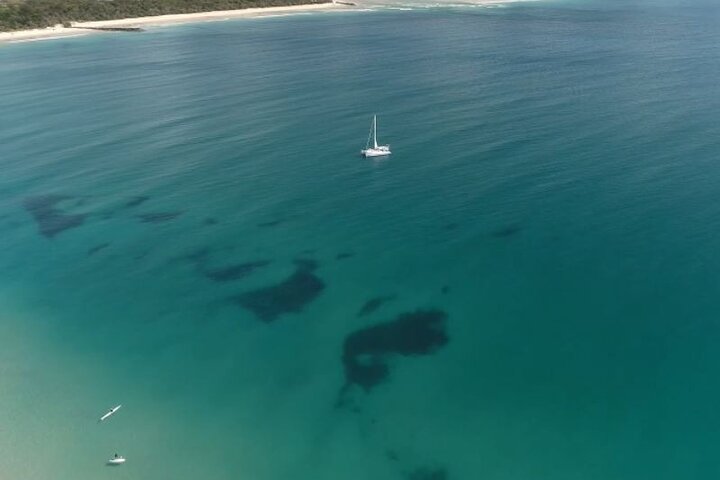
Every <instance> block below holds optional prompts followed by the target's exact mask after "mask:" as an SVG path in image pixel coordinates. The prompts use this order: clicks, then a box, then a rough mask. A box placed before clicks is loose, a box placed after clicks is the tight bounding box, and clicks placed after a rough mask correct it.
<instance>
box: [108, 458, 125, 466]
mask: <svg viewBox="0 0 720 480" xmlns="http://www.w3.org/2000/svg"><path fill="white" fill-rule="evenodd" d="M123 463H125V457H114V458H111V459H110V460H108V465H122V464H123Z"/></svg>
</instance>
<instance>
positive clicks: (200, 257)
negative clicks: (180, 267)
mask: <svg viewBox="0 0 720 480" xmlns="http://www.w3.org/2000/svg"><path fill="white" fill-rule="evenodd" d="M211 251H212V249H211V248H210V247H199V248H196V249H195V250H193V251H191V252H189V253H186V254H185V255H181V256H180V257H178V259H179V260H187V261H188V262H191V263H195V264H200V263H203V262H205V261H206V260H207V258H208V256H209V255H210V252H211Z"/></svg>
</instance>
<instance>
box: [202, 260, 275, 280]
mask: <svg viewBox="0 0 720 480" xmlns="http://www.w3.org/2000/svg"><path fill="white" fill-rule="evenodd" d="M269 264H270V261H269V260H258V261H255V262H245V263H239V264H237V265H230V266H229V267H223V268H219V269H217V270H207V271H204V272H203V273H204V274H205V276H206V277H208V278H209V279H211V280H213V281H215V282H232V281H233V280H240V279H242V278H245V277H247V276H248V275H250V274H252V273H253V272H254V271H255V270H257V269H258V268H261V267H264V266H266V265H269Z"/></svg>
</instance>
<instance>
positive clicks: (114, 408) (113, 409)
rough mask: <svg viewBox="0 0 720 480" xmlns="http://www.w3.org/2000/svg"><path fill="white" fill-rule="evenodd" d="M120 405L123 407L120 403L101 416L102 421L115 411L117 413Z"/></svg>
mask: <svg viewBox="0 0 720 480" xmlns="http://www.w3.org/2000/svg"><path fill="white" fill-rule="evenodd" d="M120 407H122V405H118V406H117V407H113V408H111V409H110V410H108V412H107V413H106V414H105V415H103V416H102V417H100V421H101V422H102V421H103V420H105V419H106V418H108V417H109V416H110V415H112V414H113V413H115V412H117V411H118V410H120Z"/></svg>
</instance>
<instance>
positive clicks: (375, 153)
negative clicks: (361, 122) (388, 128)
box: [360, 115, 390, 157]
mask: <svg viewBox="0 0 720 480" xmlns="http://www.w3.org/2000/svg"><path fill="white" fill-rule="evenodd" d="M360 153H361V154H362V156H363V157H384V156H386V155H390V145H378V143H377V115H373V121H372V126H371V127H370V135H368V140H367V144H366V145H365V149H364V150H360Z"/></svg>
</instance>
